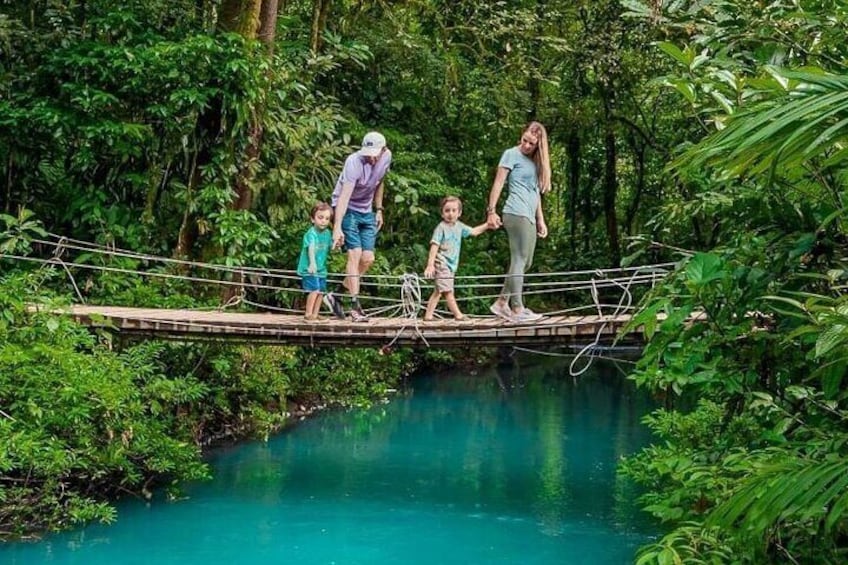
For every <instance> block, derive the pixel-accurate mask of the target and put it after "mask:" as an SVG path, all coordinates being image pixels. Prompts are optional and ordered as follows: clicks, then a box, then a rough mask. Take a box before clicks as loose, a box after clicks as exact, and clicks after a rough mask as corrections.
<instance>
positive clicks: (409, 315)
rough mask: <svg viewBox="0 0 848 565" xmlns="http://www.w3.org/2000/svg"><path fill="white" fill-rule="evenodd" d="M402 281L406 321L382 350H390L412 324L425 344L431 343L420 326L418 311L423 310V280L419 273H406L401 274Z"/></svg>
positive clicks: (402, 299)
mask: <svg viewBox="0 0 848 565" xmlns="http://www.w3.org/2000/svg"><path fill="white" fill-rule="evenodd" d="M400 281H401V284H400V301H401V308H402V312H403V319H404V320H405V322H404V324H403V325H402V326H401V327H400V329H398V331H397V333H396V334H395V337H394V338H392V341H390V342H389V343H388V344H386V345H385V346H384V347H383V349H382V351H389V350H390V349H391V347H392V345H394V344H395V342H396V341H397V340H398V338H399V337H400V336H401V334H402V333H403V332H404V331H405V330H406V328H407V327H409V326H410V325H412V327H413V328H414V329H415V333H416V334H417V335H418V337H419V338H421V341H423V342H424V345H426V346H427V347H430V343H429V342H428V341H427V338H426V337H424V334H422V333H421V329H420V328H419V327H418V311H419V310H421V280H420V279H419V278H418V274H417V273H404V274H402V275H401V277H400Z"/></svg>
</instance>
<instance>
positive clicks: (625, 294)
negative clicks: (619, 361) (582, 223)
mask: <svg viewBox="0 0 848 565" xmlns="http://www.w3.org/2000/svg"><path fill="white" fill-rule="evenodd" d="M638 273H639V271H638V270H636V271H633V275H632V276H631V277H630V280H629V281H627V285H622V284H621V283H620V282H618V281H617V280H615V279H612V280H611V282H612V283H613V284H614V285H615V286H617V287H618V288H620V289H621V291H622V292H621V298H620V299H619V300H618V305H617V306H616V308H615V310H614V311H613V313H612V315H611V316H610V317H611V318H616V317H618V315H619V314H621V312H622V311H624V310H627V309H628V308H630V306H631V305H632V304H633V295H632V294H630V285H631V284H633V281H634V279H635V278H636V276H637V275H638ZM596 274H598V275H600V276H602V277H604V278H606V277H605V274H604V273H603V272H602V271H598V272H597V273H596ZM607 280H610V279H607ZM592 300H593V301H594V303H595V308H596V309H597V311H598V317H600V318H603V317H604V311H603V308H601V300H600V296H599V295H598V286H597V283H596V281H595V277H592ZM625 301H626V302H627V304H626V305H625ZM608 324H609V322H607V321H604V322H603V323H602V324H601V325H600V326H599V327H598V331H597V333H595V339H594V340H593V341H592V342H591V343H589V344H588V345H587V346H585V347H584V348H583V349H581V350H580V351H578V352H577V354H576V355H575V356H574V359H572V360H571V363H570V364H569V365H568V373H569V374H570V375H571V376H572V377H579V376H580V375H582V374H583V373H585V372H586V371H588V370H589V367H591V366H592V361H593V360H594V359H595V357H596V356H597V354H596V351H599V348H598V345H599V344H600V342H601V335H602V334H603V332H604V330H605V329H606V327H607V325H608ZM586 354H588V355H589V357H588V361H585V362H584V364H583V367H582V368H580V369H579V370H576V369H575V368H574V367H575V366H576V365H577V363H578V362H579V361H580V360H581V359H582V358H583V356H584V355H586Z"/></svg>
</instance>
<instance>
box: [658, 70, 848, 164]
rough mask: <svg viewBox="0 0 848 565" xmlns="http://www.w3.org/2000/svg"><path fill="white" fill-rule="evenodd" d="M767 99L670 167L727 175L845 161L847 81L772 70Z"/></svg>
mask: <svg viewBox="0 0 848 565" xmlns="http://www.w3.org/2000/svg"><path fill="white" fill-rule="evenodd" d="M772 74H773V76H774V77H775V79H776V80H775V81H773V82H772V83H771V84H772V85H773V88H772V90H771V92H770V93H767V95H766V97H765V98H764V99H763V100H762V101H760V102H758V103H755V104H754V105H752V106H751V107H750V108H749V109H748V110H746V111H742V112H739V113H737V114H736V115H735V116H734V117H733V118H732V119H730V120H728V122H727V124H726V127H725V128H724V129H723V130H722V131H720V132H717V133H716V134H713V135H712V136H710V137H708V138H706V139H705V140H704V141H702V142H701V143H700V144H698V145H697V146H695V147H694V148H693V149H691V150H690V151H688V152H687V153H686V154H684V155H683V156H682V157H681V158H680V159H678V160H677V161H675V163H673V165H672V166H673V167H675V168H678V169H686V168H700V167H702V166H704V165H712V166H717V167H720V168H723V169H725V170H726V171H727V172H728V173H729V174H730V175H741V174H747V175H751V174H762V173H768V174H774V173H775V171H776V170H777V169H778V168H781V169H789V168H793V167H798V166H799V165H802V164H805V163H807V162H809V161H811V160H813V159H816V158H821V161H822V162H825V161H826V164H827V165H828V166H841V165H844V164H845V161H846V160H848V151H845V149H846V146H848V76H845V75H832V74H826V73H823V72H820V71H819V72H814V71H786V70H776V69H772Z"/></svg>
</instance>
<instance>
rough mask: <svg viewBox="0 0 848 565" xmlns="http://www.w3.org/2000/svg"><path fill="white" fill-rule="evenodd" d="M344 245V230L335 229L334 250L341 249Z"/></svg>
mask: <svg viewBox="0 0 848 565" xmlns="http://www.w3.org/2000/svg"><path fill="white" fill-rule="evenodd" d="M342 245H344V234H343V233H342V229H341V228H338V229H333V249H341V247H342Z"/></svg>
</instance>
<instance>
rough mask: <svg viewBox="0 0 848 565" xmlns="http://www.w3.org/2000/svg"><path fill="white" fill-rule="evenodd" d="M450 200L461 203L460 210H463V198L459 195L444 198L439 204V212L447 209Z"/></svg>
mask: <svg viewBox="0 0 848 565" xmlns="http://www.w3.org/2000/svg"><path fill="white" fill-rule="evenodd" d="M448 202H456V203H457V204H459V211H460V212H462V200H460V199H459V197H458V196H445V197H444V198H442V203H441V204H439V212H441V211H442V210H444V209H445V204H447V203H448Z"/></svg>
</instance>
